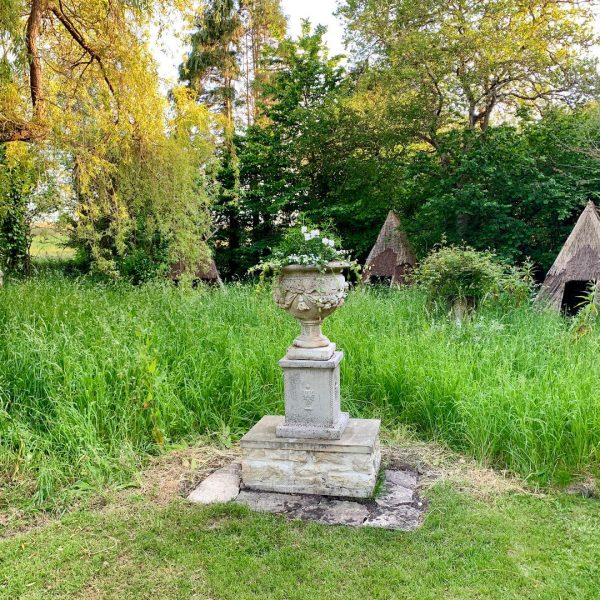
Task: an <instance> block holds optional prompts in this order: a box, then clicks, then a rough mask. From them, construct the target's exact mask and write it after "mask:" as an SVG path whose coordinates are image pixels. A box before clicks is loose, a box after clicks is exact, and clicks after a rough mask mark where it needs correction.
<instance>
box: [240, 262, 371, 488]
mask: <svg viewBox="0 0 600 600" xmlns="http://www.w3.org/2000/svg"><path fill="white" fill-rule="evenodd" d="M344 266H345V265H344V264H343V263H335V262H332V263H328V264H327V265H325V266H324V267H322V266H321V268H319V267H318V266H316V265H288V266H287V267H284V268H283V270H282V273H281V275H280V276H279V278H278V280H277V281H276V283H275V286H274V291H273V298H274V300H275V302H276V303H277V305H278V306H280V307H281V308H282V309H284V310H286V311H287V312H288V313H290V314H291V315H293V316H294V317H295V318H296V319H298V321H300V325H301V333H300V335H299V336H298V337H297V338H296V339H295V340H294V343H293V345H292V346H291V347H290V348H288V351H287V354H286V356H285V357H284V358H282V359H281V360H280V361H279V365H280V366H281V368H282V369H283V374H284V388H285V417H273V416H267V417H263V418H262V419H261V421H259V422H258V423H257V424H256V425H255V426H254V427H253V428H252V429H251V430H250V431H249V432H248V433H247V434H246V435H245V436H244V437H243V438H242V442H241V446H242V486H243V487H245V488H248V489H254V490H260V491H266V492H286V493H297V494H325V495H329V496H348V497H353V498H367V497H369V496H370V495H371V494H372V493H373V489H374V488H375V483H376V481H377V472H378V469H379V463H380V461H381V455H380V451H379V441H378V434H379V425H380V423H379V421H377V420H372V419H371V420H362V419H350V418H349V417H348V413H343V412H341V410H340V363H341V361H342V359H343V358H344V354H343V352H340V351H336V346H335V344H333V343H331V342H330V341H329V339H328V338H327V337H326V336H324V335H323V333H322V332H321V324H322V322H323V319H325V317H327V316H328V315H330V314H331V313H333V311H334V310H336V308H338V307H339V306H341V305H342V304H343V303H344V298H345V296H346V289H347V284H346V282H345V280H344V275H343V273H342V271H343V269H344Z"/></svg>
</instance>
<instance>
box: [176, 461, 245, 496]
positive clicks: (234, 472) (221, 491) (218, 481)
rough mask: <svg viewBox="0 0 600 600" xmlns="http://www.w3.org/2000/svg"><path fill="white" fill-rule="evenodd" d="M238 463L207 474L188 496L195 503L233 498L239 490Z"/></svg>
mask: <svg viewBox="0 0 600 600" xmlns="http://www.w3.org/2000/svg"><path fill="white" fill-rule="evenodd" d="M240 470H241V465H240V463H237V462H235V463H232V464H230V465H228V466H227V467H223V468H222V469H219V470H218V471H215V472H214V473H212V474H211V475H209V476H208V477H207V478H206V479H205V480H204V481H203V482H202V483H201V484H200V485H199V486H198V487H197V488H196V489H195V490H194V491H193V492H192V493H191V494H190V495H189V496H188V500H189V501H190V502H193V503H195V504H214V503H216V502H229V501H230V500H234V499H235V498H236V497H237V496H238V494H239V492H240Z"/></svg>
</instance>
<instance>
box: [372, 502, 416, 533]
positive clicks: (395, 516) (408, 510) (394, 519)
mask: <svg viewBox="0 0 600 600" xmlns="http://www.w3.org/2000/svg"><path fill="white" fill-rule="evenodd" d="M420 522H421V511H419V510H418V509H416V508H414V507H412V506H396V507H393V508H391V509H390V508H386V509H383V510H380V511H376V512H374V513H372V514H371V516H369V517H368V518H367V519H366V521H365V522H364V524H363V525H364V526H365V527H380V528H382V529H402V530H404V531H412V530H413V529H416V528H417V527H418V526H419V525H420Z"/></svg>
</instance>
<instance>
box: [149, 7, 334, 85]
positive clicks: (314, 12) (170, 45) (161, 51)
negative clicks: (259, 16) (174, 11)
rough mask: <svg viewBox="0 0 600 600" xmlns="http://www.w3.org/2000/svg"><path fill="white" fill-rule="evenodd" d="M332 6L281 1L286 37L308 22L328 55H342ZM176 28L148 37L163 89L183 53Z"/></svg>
mask: <svg viewBox="0 0 600 600" xmlns="http://www.w3.org/2000/svg"><path fill="white" fill-rule="evenodd" d="M336 4H337V1H336V0H282V2H281V5H282V7H283V12H284V13H285V15H286V16H287V17H288V32H289V34H290V35H292V36H293V37H296V36H297V35H298V34H299V33H300V27H301V23H302V19H306V18H308V19H310V21H311V23H312V24H313V25H325V26H326V27H327V35H326V41H327V45H328V46H329V49H330V51H331V53H332V54H343V53H344V43H343V35H344V30H343V27H342V25H341V22H340V20H339V19H338V18H337V17H335V16H334V14H333V13H334V12H335V10H336ZM180 27H181V23H174V24H173V27H172V31H165V32H163V33H162V34H161V35H160V36H158V35H156V36H154V35H153V36H152V37H153V38H154V40H153V42H154V43H152V44H151V46H152V51H153V53H154V56H155V57H156V60H157V61H158V67H159V75H160V77H161V79H162V80H163V82H164V85H165V88H166V89H168V88H169V87H171V85H172V84H173V83H174V82H175V80H176V79H177V69H178V66H179V65H180V64H181V62H182V61H183V57H184V55H185V51H186V50H185V44H184V43H183V42H182V40H181V39H179V38H178V36H177V35H176V32H177V30H178V29H180ZM153 33H154V32H153ZM155 33H156V34H158V32H155ZM169 84H171V85H169Z"/></svg>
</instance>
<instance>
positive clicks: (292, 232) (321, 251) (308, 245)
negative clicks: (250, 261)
mask: <svg viewBox="0 0 600 600" xmlns="http://www.w3.org/2000/svg"><path fill="white" fill-rule="evenodd" d="M331 262H342V263H344V265H345V266H346V265H347V266H348V267H350V268H352V269H357V268H358V267H357V264H356V261H353V260H351V259H350V258H349V253H348V251H346V250H342V249H341V248H340V239H339V237H337V236H336V235H335V234H334V233H333V232H332V231H331V229H330V228H329V227H328V226H326V225H325V226H322V225H321V226H320V225H315V224H314V223H311V222H310V221H307V220H302V221H301V222H300V223H299V224H297V225H294V226H293V227H290V228H289V229H288V230H287V231H286V232H285V233H284V235H283V236H282V238H281V241H280V242H279V244H277V246H275V247H274V248H273V251H272V253H271V256H270V257H268V258H267V259H266V260H264V261H262V262H260V263H259V264H258V265H256V266H255V267H254V268H253V269H252V271H260V272H261V276H265V275H271V274H272V275H278V274H279V273H280V272H281V269H282V268H283V267H286V266H288V265H305V266H316V267H317V268H318V269H319V270H324V269H325V267H326V266H327V264H328V263H331Z"/></svg>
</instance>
